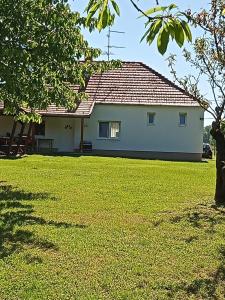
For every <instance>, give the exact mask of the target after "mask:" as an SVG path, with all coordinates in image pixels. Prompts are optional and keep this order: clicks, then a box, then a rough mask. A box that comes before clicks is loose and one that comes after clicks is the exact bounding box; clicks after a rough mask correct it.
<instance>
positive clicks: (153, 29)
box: [141, 19, 162, 45]
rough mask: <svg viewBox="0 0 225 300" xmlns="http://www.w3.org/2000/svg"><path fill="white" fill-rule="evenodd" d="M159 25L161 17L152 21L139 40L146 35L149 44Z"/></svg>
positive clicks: (160, 24)
mask: <svg viewBox="0 0 225 300" xmlns="http://www.w3.org/2000/svg"><path fill="white" fill-rule="evenodd" d="M161 27H162V19H158V20H156V21H154V23H152V25H151V26H150V28H149V29H148V30H147V31H146V33H145V34H144V35H143V37H142V38H141V42H142V41H143V40H144V39H145V38H146V36H147V38H146V40H147V42H148V44H149V45H151V43H152V42H153V41H154V39H155V36H156V35H157V33H158V32H159V29H160V28H161Z"/></svg>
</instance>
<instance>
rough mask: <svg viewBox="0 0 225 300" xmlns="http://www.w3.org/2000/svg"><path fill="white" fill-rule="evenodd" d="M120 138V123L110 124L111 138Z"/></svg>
mask: <svg viewBox="0 0 225 300" xmlns="http://www.w3.org/2000/svg"><path fill="white" fill-rule="evenodd" d="M119 136H120V123H119V122H111V134H110V137H111V138H118V137H119Z"/></svg>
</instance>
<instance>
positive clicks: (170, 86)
mask: <svg viewBox="0 0 225 300" xmlns="http://www.w3.org/2000/svg"><path fill="white" fill-rule="evenodd" d="M70 87H71V89H74V90H76V91H77V89H78V88H77V86H75V85H74V86H73V85H71V86H70ZM86 93H87V94H88V100H86V101H83V102H81V103H80V104H79V106H78V108H77V109H76V110H75V111H74V112H71V111H68V110H67V109H65V108H63V107H56V106H55V105H50V106H49V107H48V109H47V110H40V111H39V113H41V114H42V115H46V116H62V117H63V116H65V117H89V116H90V115H91V113H92V110H93V107H94V105H95V104H127V105H164V106H199V104H198V102H197V101H196V100H195V99H194V98H193V97H192V96H191V95H188V94H187V93H186V92H185V91H184V90H182V89H181V88H179V87H178V86H177V85H175V84H174V83H172V82H171V81H169V80H168V79H167V78H165V77H164V76H162V75H161V74H159V73H158V72H156V71H155V70H153V69H152V68H150V67H148V66H146V65H145V64H143V63H141V62H123V63H122V67H121V68H118V69H114V70H110V71H107V72H104V73H102V74H96V75H94V76H92V77H91V78H90V80H89V82H88V85H87V88H86ZM2 109H3V105H2V104H1V103H0V110H2Z"/></svg>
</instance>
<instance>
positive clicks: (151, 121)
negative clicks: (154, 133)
mask: <svg viewBox="0 0 225 300" xmlns="http://www.w3.org/2000/svg"><path fill="white" fill-rule="evenodd" d="M148 124H150V125H154V124H155V113H148Z"/></svg>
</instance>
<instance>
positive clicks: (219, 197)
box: [210, 123, 225, 206]
mask: <svg viewBox="0 0 225 300" xmlns="http://www.w3.org/2000/svg"><path fill="white" fill-rule="evenodd" d="M210 133H211V135H212V137H213V138H214V139H215V140H216V191H215V202H216V205H218V206H225V138H224V135H223V133H222V132H221V129H220V125H218V124H217V125H216V124H215V123H214V124H213V126H212V130H211V132H210Z"/></svg>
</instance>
